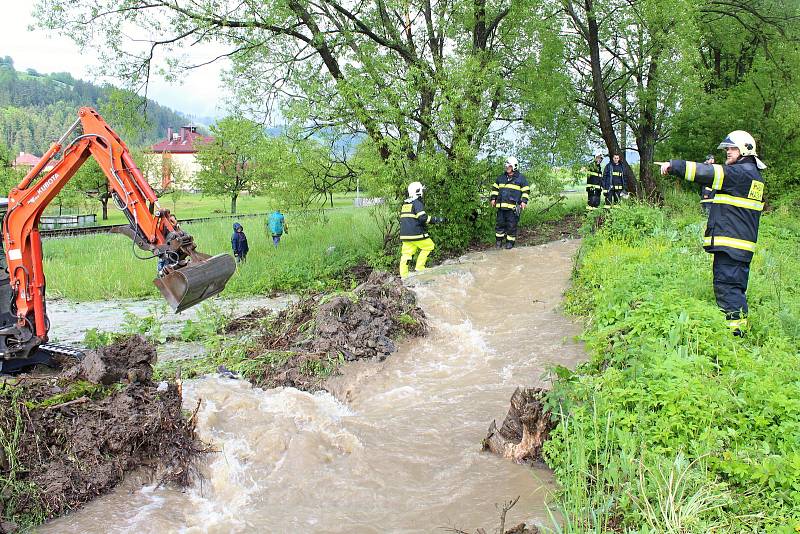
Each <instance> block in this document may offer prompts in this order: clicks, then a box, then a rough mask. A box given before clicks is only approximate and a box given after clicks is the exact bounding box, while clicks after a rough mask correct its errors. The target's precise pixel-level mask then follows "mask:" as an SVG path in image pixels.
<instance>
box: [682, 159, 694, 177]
mask: <svg viewBox="0 0 800 534" xmlns="http://www.w3.org/2000/svg"><path fill="white" fill-rule="evenodd" d="M695 174H697V163H695V162H694V161H687V162H686V171H685V172H684V174H683V177H684V178H686V179H687V180H688V181H690V182H694V176H695Z"/></svg>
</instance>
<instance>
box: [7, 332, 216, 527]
mask: <svg viewBox="0 0 800 534" xmlns="http://www.w3.org/2000/svg"><path fill="white" fill-rule="evenodd" d="M154 363H155V347H154V346H153V345H151V344H150V343H148V342H147V341H146V340H145V339H144V338H142V337H141V336H133V337H130V338H126V339H122V340H119V341H117V342H116V343H114V344H112V345H110V346H108V347H105V348H103V349H100V350H98V351H97V352H93V353H89V354H87V356H86V358H85V359H84V360H83V361H81V362H79V363H77V364H76V365H74V366H73V367H72V368H69V369H66V370H65V371H64V372H62V373H61V374H60V375H57V376H45V377H42V376H33V375H21V376H18V377H15V378H6V379H5V380H4V381H2V382H1V383H0V401H2V402H0V447H2V448H0V451H1V452H0V497H2V498H1V499H0V503H2V506H1V507H0V532H4V531H13V530H14V528H15V527H16V525H15V524H20V525H22V526H31V525H35V524H37V523H39V522H42V521H44V520H46V519H49V518H51V517H54V516H57V515H61V514H63V513H65V512H67V511H70V510H73V509H75V508H77V507H79V506H81V505H82V504H84V503H86V502H87V501H89V500H91V499H93V498H95V497H97V496H99V495H102V494H104V493H106V492H108V491H109V490H111V489H112V488H113V487H114V486H116V485H117V484H118V483H119V482H121V481H122V478H123V476H124V474H125V473H126V472H129V471H131V470H133V469H136V468H139V467H142V466H147V467H151V468H153V470H154V471H153V472H154V474H155V475H156V477H157V480H159V481H160V482H162V483H164V482H174V483H177V484H180V485H184V486H185V485H187V484H189V482H190V479H191V478H192V476H193V474H194V462H193V460H194V458H195V457H196V455H197V453H198V452H201V451H202V450H203V446H202V444H201V443H200V442H199V441H198V440H197V439H196V438H195V434H194V421H193V418H192V419H187V418H185V417H184V415H183V413H182V412H181V400H182V399H181V390H180V384H177V383H174V382H161V383H154V382H152V381H151V377H152V372H153V369H152V365H153V364H154Z"/></svg>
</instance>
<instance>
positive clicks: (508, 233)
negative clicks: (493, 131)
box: [491, 156, 531, 248]
mask: <svg viewBox="0 0 800 534" xmlns="http://www.w3.org/2000/svg"><path fill="white" fill-rule="evenodd" d="M530 192H531V188H530V186H529V185H528V180H527V179H526V178H525V176H523V175H522V174H520V172H519V162H518V161H517V158H515V157H513V156H511V157H509V158H508V159H507V160H506V172H505V173H503V174H501V175H500V176H498V177H497V180H495V182H494V184H492V196H491V198H492V201H491V202H492V207H494V208H497V224H496V225H495V228H494V237H495V247H497V248H501V247H502V246H503V244H504V243H505V248H514V243H515V242H516V240H517V224H518V223H519V216H520V214H521V213H522V210H524V209H525V208H526V207H527V206H528V198H529V197H530Z"/></svg>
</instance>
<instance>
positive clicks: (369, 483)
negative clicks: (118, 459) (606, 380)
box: [40, 241, 582, 533]
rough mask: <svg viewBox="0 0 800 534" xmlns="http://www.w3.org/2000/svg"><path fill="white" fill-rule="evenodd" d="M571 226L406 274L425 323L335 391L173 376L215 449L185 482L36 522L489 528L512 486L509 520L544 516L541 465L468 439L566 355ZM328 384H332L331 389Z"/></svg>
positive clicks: (570, 359)
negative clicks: (549, 237)
mask: <svg viewBox="0 0 800 534" xmlns="http://www.w3.org/2000/svg"><path fill="white" fill-rule="evenodd" d="M577 247H578V243H577V242H576V241H564V242H556V243H551V244H548V245H542V246H538V247H529V248H518V249H515V250H512V251H489V252H478V253H473V254H470V255H468V256H465V257H464V258H462V259H461V260H460V261H458V262H456V263H452V264H446V265H442V266H439V267H436V268H433V269H430V270H429V271H427V272H426V273H424V274H421V275H417V276H415V277H412V279H411V281H410V283H411V284H412V285H413V286H414V288H415V291H416V293H417V295H418V298H419V303H420V305H421V306H422V308H423V309H424V310H425V312H426V313H427V315H428V318H429V321H430V325H431V333H430V335H429V336H427V337H425V338H419V339H415V340H411V341H409V342H405V343H403V344H402V345H401V346H400V348H399V350H398V352H396V353H395V354H393V355H391V356H390V357H389V358H388V359H387V360H386V361H385V362H382V363H373V362H360V363H357V364H353V365H351V366H349V367H348V368H347V369H346V370H345V374H344V375H343V376H340V377H336V378H334V379H332V380H331V381H330V384H329V386H330V387H329V389H330V391H332V392H333V395H332V394H330V393H318V394H308V393H305V392H301V391H298V390H295V389H291V388H278V389H272V390H266V391H265V390H262V389H258V388H252V387H250V385H249V384H248V383H247V382H245V381H241V380H231V379H226V378H219V377H207V378H204V379H200V380H191V381H186V382H184V396H185V399H184V405H185V408H186V409H189V410H191V409H193V408H194V406H195V404H196V402H197V399H202V403H201V407H200V411H199V413H198V432H199V434H200V437H201V438H202V439H203V440H204V441H206V442H207V443H211V444H213V445H214V446H215V447H216V448H217V449H218V450H219V452H218V453H214V454H211V455H209V456H208V457H207V459H206V460H205V461H204V467H203V473H204V475H205V478H204V480H203V481H202V483H200V482H199V483H197V484H196V485H195V486H194V487H191V488H188V489H186V490H183V491H181V490H178V489H175V488H170V487H160V488H158V487H154V486H153V485H144V486H143V485H142V483H141V480H138V479H137V478H136V477H129V478H128V480H126V482H125V483H124V484H123V485H122V486H121V487H119V488H118V489H117V490H116V491H114V492H113V493H112V494H110V495H107V496H105V497H102V498H100V499H97V500H95V501H93V502H92V503H89V504H88V505H86V506H85V507H84V508H82V509H81V510H78V511H76V512H75V513H73V514H71V515H70V516H67V517H64V518H61V519H58V520H56V521H53V522H51V523H48V524H47V525H44V526H43V527H42V528H41V529H40V532H96V533H110V532H136V533H150V532H152V533H168V532H176V533H201V532H202V533H228V532H286V533H297V532H325V533H345V532H347V533H356V532H357V533H362V532H363V533H371V532H375V533H378V532H381V533H383V532H403V533H405V532H408V533H410V532H436V531H439V532H443V531H442V530H441V528H442V527H458V528H460V529H463V530H469V531H474V530H475V529H476V528H478V527H484V528H486V529H487V531H490V532H491V531H492V530H493V529H494V528H496V526H497V525H498V519H497V518H498V513H497V510H496V508H495V503H502V502H505V501H507V500H510V499H512V498H514V497H516V496H518V495H519V496H521V498H520V501H519V503H518V504H517V505H516V507H515V508H514V509H513V510H512V511H511V512H510V513H509V518H508V521H507V526H508V527H510V526H513V525H515V524H517V523H519V522H521V521H528V522H531V523H540V524H550V520H549V516H548V513H547V511H546V510H545V507H544V500H545V498H546V494H547V492H548V491H550V490H551V488H552V486H551V482H550V477H549V473H548V472H547V471H546V470H543V469H539V470H537V469H531V468H530V467H527V466H520V465H515V464H513V463H511V462H509V461H507V460H503V459H500V458H497V457H495V456H492V455H490V454H488V453H483V452H481V451H480V443H481V439H482V438H484V437H485V435H486V430H487V428H488V426H489V424H490V422H491V421H492V419H497V420H498V424H499V423H501V422H502V419H503V417H504V416H505V414H506V412H507V410H508V402H509V398H510V397H511V394H512V392H513V391H514V388H515V387H516V386H535V385H543V375H544V373H545V370H546V367H547V365H548V364H551V363H558V364H562V365H567V366H572V365H574V363H575V362H576V361H577V360H578V359H579V358H580V357H581V355H582V349H581V347H580V345H579V344H578V343H576V342H575V341H574V340H573V336H574V335H575V334H577V333H578V331H579V328H578V326H577V325H576V324H575V323H574V322H572V321H570V320H569V319H566V318H565V317H563V316H562V315H561V314H560V312H559V311H558V309H557V307H558V305H559V303H560V301H561V295H562V293H563V291H564V289H565V288H566V286H567V284H568V279H569V274H570V271H571V267H572V258H573V256H574V254H575V252H576V251H577ZM334 395H335V396H334Z"/></svg>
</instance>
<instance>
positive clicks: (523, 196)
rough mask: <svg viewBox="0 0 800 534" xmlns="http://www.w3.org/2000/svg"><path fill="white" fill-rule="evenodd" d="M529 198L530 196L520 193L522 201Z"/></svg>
mask: <svg viewBox="0 0 800 534" xmlns="http://www.w3.org/2000/svg"><path fill="white" fill-rule="evenodd" d="M530 198H531V197H530V195H528V193H522V200H528V199H530Z"/></svg>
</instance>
